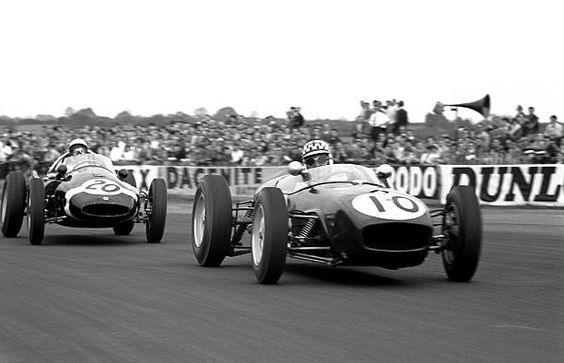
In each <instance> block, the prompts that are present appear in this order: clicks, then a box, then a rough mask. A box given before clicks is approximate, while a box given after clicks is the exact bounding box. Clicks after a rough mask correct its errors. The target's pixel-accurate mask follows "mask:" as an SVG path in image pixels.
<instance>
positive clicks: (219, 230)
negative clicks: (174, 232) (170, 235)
mask: <svg viewBox="0 0 564 363" xmlns="http://www.w3.org/2000/svg"><path fill="white" fill-rule="evenodd" d="M231 221H232V199H231V191H230V190H229V185H227V181H226V180H225V178H224V177H222V176H220V175H206V176H204V178H203V179H202V181H201V182H200V184H199V185H198V188H197V189H196V195H195V196H194V204H193V207H192V250H193V251H194V255H195V256H196V259H197V260H198V263H199V264H200V265H202V266H206V267H217V266H219V265H221V263H222V262H223V259H224V258H225V256H227V253H228V252H229V241H230V237H231Z"/></svg>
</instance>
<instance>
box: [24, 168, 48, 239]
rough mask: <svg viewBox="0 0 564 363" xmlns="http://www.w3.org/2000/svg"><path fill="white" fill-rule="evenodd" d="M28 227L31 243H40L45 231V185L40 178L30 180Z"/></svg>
mask: <svg viewBox="0 0 564 363" xmlns="http://www.w3.org/2000/svg"><path fill="white" fill-rule="evenodd" d="M28 199H29V200H28V207H27V229H28V239H29V243H30V244H32V245H40V244H41V242H42V241H43V235H44V232H45V187H44V186H43V181H42V180H41V179H39V178H31V179H30V181H29V198H28Z"/></svg>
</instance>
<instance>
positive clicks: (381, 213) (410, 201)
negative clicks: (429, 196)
mask: <svg viewBox="0 0 564 363" xmlns="http://www.w3.org/2000/svg"><path fill="white" fill-rule="evenodd" d="M352 205H353V208H354V209H356V210H357V211H359V212H360V213H362V214H366V215H369V216H372V217H378V218H383V219H393V220H406V219H413V218H418V217H420V216H422V215H423V214H425V211H426V210H427V208H426V207H425V205H424V204H423V203H422V202H420V201H418V200H416V199H414V198H410V197H407V196H405V195H401V194H399V193H395V192H391V191H389V192H387V193H370V194H362V195H359V196H357V197H356V198H354V199H353V201H352Z"/></svg>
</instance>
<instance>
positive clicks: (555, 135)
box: [544, 115, 562, 145]
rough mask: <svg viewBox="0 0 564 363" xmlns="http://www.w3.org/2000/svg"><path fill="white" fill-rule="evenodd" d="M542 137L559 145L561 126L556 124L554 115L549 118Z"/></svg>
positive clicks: (556, 120)
mask: <svg viewBox="0 0 564 363" xmlns="http://www.w3.org/2000/svg"><path fill="white" fill-rule="evenodd" d="M544 136H545V137H547V138H549V139H552V140H555V142H556V144H557V145H560V140H562V124H561V123H559V122H558V117H556V115H552V116H550V121H549V123H548V125H546V128H545V129H544Z"/></svg>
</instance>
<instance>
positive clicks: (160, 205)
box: [145, 178, 167, 243]
mask: <svg viewBox="0 0 564 363" xmlns="http://www.w3.org/2000/svg"><path fill="white" fill-rule="evenodd" d="M148 203H149V204H150V206H151V211H150V213H149V214H148V216H147V221H146V223H145V232H146V235H147V242H149V243H159V242H160V241H161V239H162V238H163V234H164V230H165V225H166V209H167V191H166V183H165V181H164V179H161V178H157V179H153V181H152V182H151V186H150V187H149V196H148Z"/></svg>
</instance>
